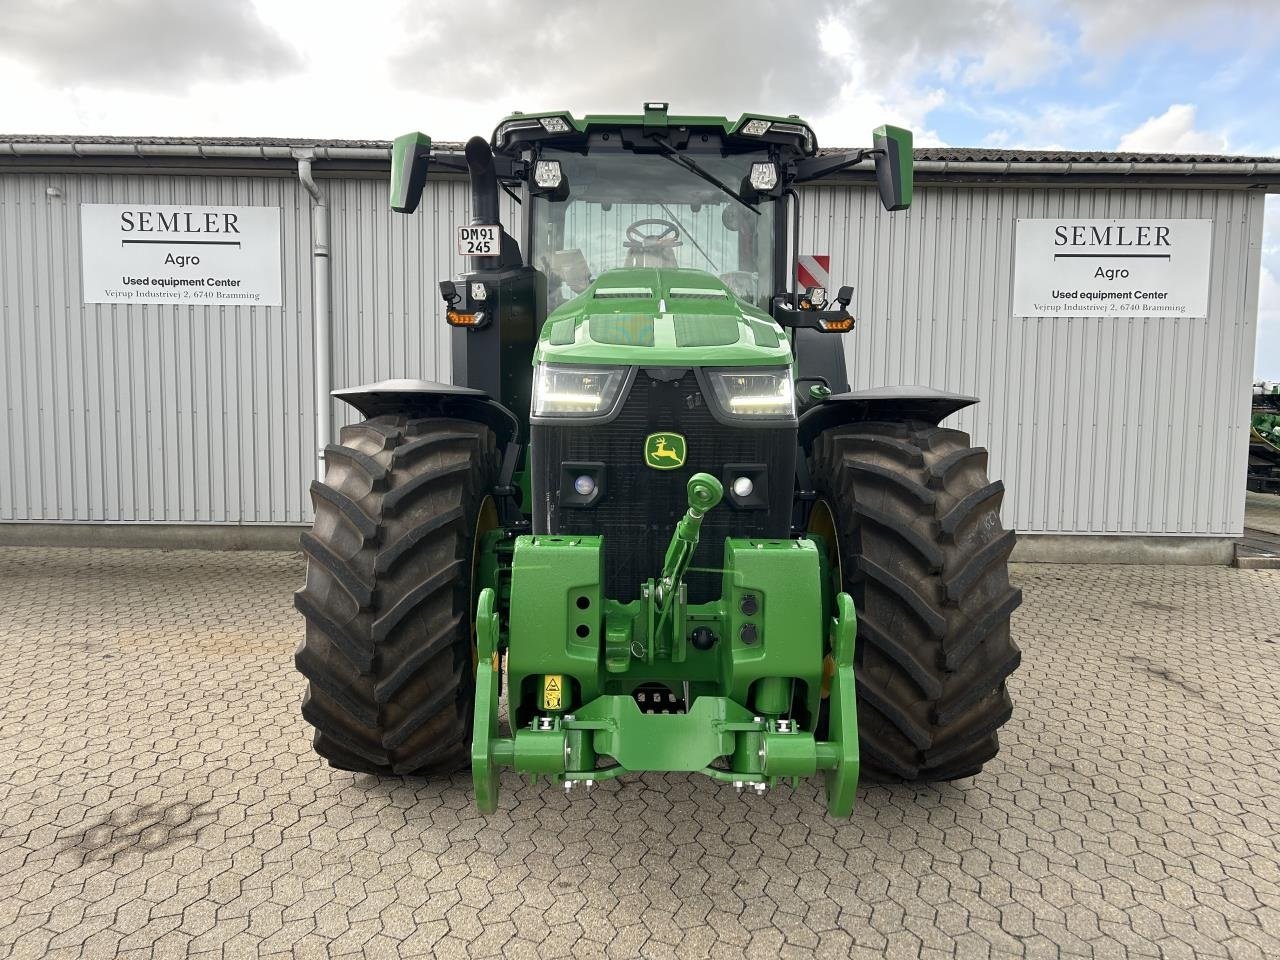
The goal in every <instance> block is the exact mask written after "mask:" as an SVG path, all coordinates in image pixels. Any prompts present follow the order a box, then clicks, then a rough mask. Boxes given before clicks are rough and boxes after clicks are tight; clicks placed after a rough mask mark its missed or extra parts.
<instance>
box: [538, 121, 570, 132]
mask: <svg viewBox="0 0 1280 960" xmlns="http://www.w3.org/2000/svg"><path fill="white" fill-rule="evenodd" d="M539 123H541V124H542V129H543V130H545V131H547V133H568V132H569V122H568V121H567V120H565V119H564V117H543V118H542V119H541V120H540V121H539Z"/></svg>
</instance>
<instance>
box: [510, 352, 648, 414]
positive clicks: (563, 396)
mask: <svg viewBox="0 0 1280 960" xmlns="http://www.w3.org/2000/svg"><path fill="white" fill-rule="evenodd" d="M626 374H627V368H626V367H570V366H565V365H563V364H559V363H540V364H538V365H537V367H536V368H535V370H534V374H533V415H534V416H535V417H594V416H602V415H603V414H606V413H608V412H609V411H610V410H612V409H613V405H614V403H615V402H616V401H617V399H618V391H619V390H621V389H622V383H623V381H624V380H625V379H626Z"/></svg>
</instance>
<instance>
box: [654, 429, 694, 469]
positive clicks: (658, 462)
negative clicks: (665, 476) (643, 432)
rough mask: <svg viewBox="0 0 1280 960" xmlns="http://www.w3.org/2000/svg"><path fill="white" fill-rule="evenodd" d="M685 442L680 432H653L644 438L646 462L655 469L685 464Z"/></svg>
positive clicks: (672, 467)
mask: <svg viewBox="0 0 1280 960" xmlns="http://www.w3.org/2000/svg"><path fill="white" fill-rule="evenodd" d="M684 456H685V442H684V437H682V436H680V434H678V433H651V434H649V435H648V436H647V437H645V438H644V462H645V463H646V464H647V465H648V466H650V467H653V469H655V470H674V469H676V467H683V466H684Z"/></svg>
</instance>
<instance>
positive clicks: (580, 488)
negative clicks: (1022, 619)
mask: <svg viewBox="0 0 1280 960" xmlns="http://www.w3.org/2000/svg"><path fill="white" fill-rule="evenodd" d="M873 141H874V142H873V146H872V147H870V148H868V149H863V150H855V151H850V152H841V153H833V154H824V153H821V152H819V150H818V148H817V143H816V140H815V138H814V135H813V132H812V130H811V129H810V128H809V126H808V125H807V124H805V123H804V122H803V121H801V120H799V119H797V118H795V117H772V116H760V115H754V114H748V115H744V116H743V117H741V118H740V119H739V120H737V121H730V120H726V119H724V118H721V117H698V116H672V115H670V114H669V112H668V110H667V105H666V104H662V103H649V104H646V105H645V108H644V110H643V112H642V113H641V114H637V115H631V116H586V117H582V118H577V117H574V116H572V115H570V114H568V113H566V112H549V113H539V114H516V115H513V116H511V117H508V118H507V119H505V120H503V121H502V122H501V123H500V124H499V125H498V128H497V129H496V131H495V132H494V134H493V136H492V138H491V139H490V140H484V139H482V138H479V137H475V138H472V140H471V141H469V142H468V143H467V145H466V148H465V151H464V152H463V153H462V154H461V155H459V154H457V153H450V152H443V151H435V150H434V149H433V147H432V143H431V141H430V139H429V138H428V137H426V136H424V135H423V134H417V133H415V134H409V135H407V136H404V137H401V138H400V139H398V140H397V141H396V142H395V146H394V148H393V155H392V157H393V164H392V184H391V203H392V207H393V208H394V209H395V210H397V211H399V212H402V213H412V212H414V210H415V209H416V208H417V206H418V204H419V202H420V198H421V196H422V193H423V190H424V188H425V185H426V183H427V179H428V171H429V168H430V167H432V166H434V167H436V168H443V169H446V170H448V169H456V170H459V171H462V170H465V171H466V172H467V174H468V176H469V178H470V182H471V211H470V213H471V220H470V222H469V223H467V224H465V225H462V226H460V227H458V236H457V252H458V254H459V255H460V256H461V257H463V258H466V261H467V262H468V263H469V265H470V269H469V272H467V273H465V274H464V275H462V276H460V277H459V279H457V280H450V281H446V282H444V283H442V284H441V285H440V287H441V291H440V292H441V298H442V312H443V314H444V319H445V321H446V322H447V323H448V324H449V325H450V326H451V327H452V328H453V331H454V332H453V341H452V342H453V357H452V359H453V369H454V378H455V381H456V382H455V383H453V384H443V383H434V382H428V381H421V380H389V381H383V382H381V383H375V384H370V385H367V386H362V387H356V388H351V389H346V390H339V391H336V393H335V395H336V396H338V397H340V398H341V399H343V400H345V401H346V402H348V403H350V404H351V405H352V406H354V407H355V408H356V409H357V410H358V411H359V412H360V413H361V415H362V416H363V417H364V418H365V419H364V420H363V421H362V422H360V423H356V424H353V425H351V426H349V427H346V428H344V430H343V432H342V440H341V443H339V444H333V445H330V446H329V447H328V448H327V449H326V454H325V459H326V467H327V473H326V476H325V478H324V480H323V481H317V482H316V483H315V484H313V486H312V498H313V501H314V503H315V508H316V520H315V525H314V527H313V529H312V530H311V531H310V532H309V533H307V534H304V536H303V539H302V545H303V549H304V551H305V553H306V555H307V561H308V563H307V581H306V585H305V586H304V587H303V589H302V590H300V591H299V592H298V594H297V597H296V603H297V606H298V609H299V610H300V611H301V612H302V614H303V615H304V617H305V618H306V624H307V633H306V638H305V640H304V641H303V643H302V645H301V646H300V647H299V649H298V653H297V656H296V662H297V665H298V668H299V670H300V671H301V672H302V673H303V674H304V675H305V676H306V678H307V680H308V687H307V694H306V697H305V699H304V703H303V715H304V716H305V717H306V719H307V720H308V721H309V722H310V723H311V724H312V725H313V726H314V727H315V731H316V732H315V747H316V750H317V752H318V753H320V755H321V756H323V757H325V758H326V759H328V760H329V762H330V763H332V764H333V765H334V766H336V767H339V768H343V769H349V770H357V771H365V772H370V773H384V774H433V773H444V772H449V771H452V770H455V769H458V768H460V767H463V766H466V765H469V766H470V768H471V771H472V776H473V780H474V784H475V798H476V803H477V805H478V806H479V807H480V809H481V810H484V811H486V812H488V811H492V810H494V809H495V808H496V807H497V804H498V802H499V784H500V781H501V774H502V771H503V770H511V771H514V772H517V773H520V774H525V775H531V776H545V777H548V778H551V779H553V780H555V781H558V782H561V783H563V784H564V788H565V789H566V790H567V791H570V792H572V791H573V788H574V787H575V786H580V787H581V788H583V789H590V788H591V787H592V786H594V785H596V784H598V783H601V782H602V781H606V780H611V779H614V778H617V777H619V776H624V775H626V774H628V773H639V772H644V771H688V772H695V773H700V774H704V775H706V776H707V777H710V778H712V779H714V780H716V781H722V782H724V783H726V784H728V785H731V786H733V787H735V788H736V789H738V790H739V791H742V790H751V791H754V792H759V793H763V792H764V791H766V790H768V789H769V788H770V787H772V786H775V785H778V784H780V783H784V782H791V783H795V782H796V781H797V779H798V778H801V777H809V776H815V775H820V776H822V777H823V778H824V781H825V785H826V796H827V808H828V811H829V812H830V813H831V814H832V815H833V816H847V815H848V814H849V812H850V811H851V810H852V807H853V802H854V793H855V790H856V787H857V783H858V780H859V775H860V773H866V774H869V775H873V776H875V777H877V778H888V779H899V780H953V779H958V778H962V777H968V776H971V775H973V774H975V773H977V772H978V771H979V770H980V769H981V767H982V765H983V764H984V763H985V762H986V761H987V760H989V759H990V758H991V757H993V756H994V755H995V753H996V751H997V749H998V742H997V731H998V729H999V727H1000V726H1001V725H1002V724H1003V723H1004V722H1005V721H1006V720H1007V719H1008V717H1009V714H1010V711H1011V705H1010V701H1009V695H1008V692H1007V690H1006V685H1005V679H1006V677H1007V676H1008V675H1009V674H1010V673H1011V672H1012V671H1013V670H1014V669H1015V668H1016V666H1017V664H1018V659H1019V654H1018V650H1017V647H1016V646H1015V645H1014V644H1013V642H1012V640H1011V638H1010V634H1009V618H1010V615H1011V613H1012V611H1013V609H1014V608H1015V607H1016V606H1017V604H1018V602H1019V599H1020V597H1019V593H1018V591H1017V590H1015V589H1013V588H1012V587H1011V586H1010V584H1009V579H1008V574H1007V560H1008V557H1009V553H1010V550H1011V549H1012V546H1013V533H1012V532H1011V531H1006V530H1004V529H1003V527H1002V526H1001V524H1000V520H999V507H1000V501H1001V496H1002V491H1003V487H1002V486H1001V484H1000V483H999V482H998V481H997V482H995V483H992V482H990V481H989V480H988V478H987V474H986V451H984V450H982V449H981V448H975V447H973V446H971V444H970V442H969V439H968V437H967V436H966V435H964V434H963V433H960V432H958V431H955V430H948V429H945V428H942V427H940V426H939V425H938V424H939V423H940V421H941V420H942V419H943V418H945V417H947V416H949V415H950V414H952V413H954V412H956V411H957V410H960V409H962V408H964V407H965V406H968V405H969V404H971V403H974V402H976V401H975V400H974V399H973V398H971V397H965V396H961V395H958V394H952V393H947V392H944V391H940V390H934V389H930V388H927V387H879V388H873V389H860V390H854V389H852V388H851V385H850V384H849V382H848V375H847V372H846V366H845V356H844V351H843V347H842V343H841V340H840V339H839V335H840V334H843V333H846V332H849V331H851V330H852V329H853V328H854V326H855V323H856V321H855V318H854V315H853V313H851V312H850V306H851V304H852V303H853V301H854V294H853V289H852V288H851V287H841V288H840V289H839V291H838V292H836V293H835V295H834V296H832V295H830V294H829V292H828V291H827V290H825V289H822V288H817V287H807V288H801V287H800V285H799V284H798V282H797V279H796V278H797V276H798V274H797V272H796V260H797V250H798V248H799V209H798V204H799V194H798V193H797V191H796V187H797V185H799V184H802V183H807V182H813V181H816V180H819V179H821V178H823V177H826V176H829V175H831V174H834V173H837V172H839V171H850V174H849V175H850V176H852V177H854V178H860V177H865V178H867V179H870V178H874V180H875V183H876V187H877V189H878V192H879V196H880V199H881V201H882V204H883V206H884V207H885V209H886V210H888V211H897V210H905V209H906V208H908V207H909V205H910V202H911V195H912V186H913V178H912V166H911V135H910V133H908V132H907V131H905V130H901V129H898V128H895V127H887V126H886V127H881V128H879V129H878V130H876V131H875V133H874V136H873ZM864 161H869V162H868V163H864ZM864 171H865V172H864ZM499 189H502V190H505V191H507V192H508V193H510V194H512V195H513V196H514V197H516V199H519V200H520V201H521V203H522V204H523V214H522V221H523V233H522V235H521V237H520V238H519V239H517V238H516V237H514V236H512V235H511V234H510V233H508V232H507V230H506V229H505V228H504V226H503V225H502V223H501V221H500V218H499V207H498V196H499ZM504 694H505V703H506V710H505V713H506V718H507V723H506V725H505V727H504V725H503V723H502V722H501V720H502V714H503V710H502V706H501V703H502V700H503V699H504Z"/></svg>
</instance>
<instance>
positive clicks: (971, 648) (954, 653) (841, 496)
mask: <svg viewBox="0 0 1280 960" xmlns="http://www.w3.org/2000/svg"><path fill="white" fill-rule="evenodd" d="M810 469H811V475H812V477H813V483H814V487H815V489H816V491H817V493H818V495H819V499H818V501H817V503H816V504H815V507H814V511H813V514H812V519H811V521H810V530H811V531H812V532H814V533H821V534H823V535H824V536H826V537H827V539H828V543H829V545H830V544H831V541H834V544H835V547H836V548H838V549H832V551H831V559H832V560H833V562H834V563H835V564H836V565H837V568H838V571H839V572H838V576H839V578H840V580H841V582H842V585H843V589H844V590H846V591H847V592H848V593H849V594H851V595H852V596H853V599H854V603H855V606H856V607H857V612H858V638H857V645H856V652H855V660H854V662H855V677H856V680H857V696H858V733H859V738H860V746H861V760H862V769H863V771H864V773H865V774H867V775H869V776H870V777H871V778H873V779H879V780H913V781H914V780H918V781H941V780H955V779H959V778H961V777H967V776H971V775H973V774H975V773H977V772H978V771H979V770H981V769H982V765H983V764H984V763H985V762H986V761H988V760H990V759H991V758H992V757H994V756H995V755H996V752H997V750H998V749H999V744H998V741H997V734H996V731H997V730H998V729H999V728H1000V727H1001V726H1002V725H1003V724H1004V722H1005V721H1006V720H1008V719H1009V715H1010V713H1011V711H1012V709H1013V708H1012V703H1011V701H1010V699H1009V693H1008V690H1007V689H1006V688H1005V678H1006V677H1007V676H1008V675H1009V674H1010V673H1012V672H1013V670H1014V669H1015V668H1016V667H1017V666H1018V662H1019V659H1020V657H1021V654H1020V653H1019V651H1018V648H1017V646H1016V645H1015V644H1014V642H1013V640H1012V638H1011V637H1010V633H1009V618H1010V615H1011V614H1012V613H1013V611H1014V609H1015V608H1016V607H1017V606H1018V604H1019V603H1020V602H1021V600H1022V594H1021V592H1020V591H1019V590H1016V589H1014V588H1013V587H1011V586H1010V584H1009V573H1008V559H1009V553H1010V551H1011V550H1012V549H1013V543H1014V534H1013V531H1011V530H1005V529H1004V528H1003V527H1002V526H1001V525H1000V502H1001V499H1002V497H1003V492H1004V486H1003V484H1001V483H1000V482H999V481H996V482H995V483H991V482H989V481H988V479H987V452H986V450H983V449H982V448H980V447H972V446H970V441H969V437H968V435H966V434H964V433H961V432H959V431H957V430H947V429H943V428H942V427H937V426H934V425H932V424H929V423H923V422H910V423H857V424H850V425H847V426H842V427H837V428H833V429H830V430H828V431H826V432H825V433H823V434H822V435H821V436H820V437H818V438H817V440H816V441H815V443H814V446H813V451H812V454H811V458H810Z"/></svg>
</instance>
